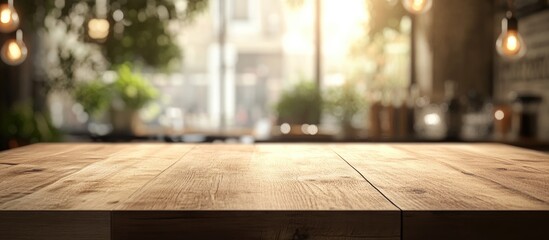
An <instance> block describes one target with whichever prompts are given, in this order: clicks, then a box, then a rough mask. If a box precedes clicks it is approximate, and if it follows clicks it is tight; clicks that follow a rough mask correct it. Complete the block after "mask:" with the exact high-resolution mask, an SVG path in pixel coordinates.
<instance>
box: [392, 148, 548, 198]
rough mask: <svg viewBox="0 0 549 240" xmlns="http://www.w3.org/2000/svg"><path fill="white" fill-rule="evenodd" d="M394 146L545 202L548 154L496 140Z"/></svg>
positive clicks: (546, 195)
mask: <svg viewBox="0 0 549 240" xmlns="http://www.w3.org/2000/svg"><path fill="white" fill-rule="evenodd" d="M394 147H395V148H399V149H402V150H405V151H408V152H410V153H414V154H417V156H418V157H420V158H423V159H431V160H432V161H438V162H440V163H443V164H446V165H447V166H448V167H450V168H453V169H455V170H458V171H460V172H463V173H465V174H467V175H469V176H471V177H472V178H476V179H478V180H481V181H489V182H492V183H494V184H497V185H499V186H500V187H501V188H505V189H507V190H509V191H512V192H515V193H516V194H517V195H521V196H525V197H527V198H529V199H530V200H533V201H537V202H539V203H542V204H543V203H544V204H546V205H549V178H548V176H549V155H546V154H543V153H539V152H535V151H529V150H524V149H520V148H515V147H507V146H505V145H499V144H476V145H470V144H468V145H463V144H457V145H456V144H449V145H448V144H441V145H437V147H436V148H423V147H422V148H418V147H417V146H414V145H394ZM441 153H444V154H441ZM545 209H547V208H545Z"/></svg>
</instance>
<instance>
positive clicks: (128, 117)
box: [74, 63, 158, 135]
mask: <svg viewBox="0 0 549 240" xmlns="http://www.w3.org/2000/svg"><path fill="white" fill-rule="evenodd" d="M157 95H158V93H157V91H156V89H155V88H154V87H153V86H152V85H151V84H150V83H149V82H148V81H147V80H145V79H144V78H143V77H142V76H141V74H139V73H135V72H133V71H132V68H131V65H130V64H127V63H126V64H122V65H121V66H120V67H118V69H117V78H116V80H115V81H114V82H112V83H105V82H103V81H100V80H96V81H91V82H87V83H83V84H80V85H78V86H77V87H76V90H75V91H74V98H75V100H76V101H77V102H79V103H80V104H81V105H82V107H83V108H84V110H85V111H86V112H87V113H88V114H89V115H90V117H91V119H92V120H98V119H101V118H104V117H105V115H106V113H107V112H108V113H109V116H110V123H111V125H112V132H111V133H112V134H118V135H131V134H133V130H132V129H133V125H134V123H135V119H136V116H137V112H138V111H139V109H141V108H143V107H144V106H145V105H146V104H147V103H149V102H151V101H152V100H154V99H155V98H156V96H157Z"/></svg>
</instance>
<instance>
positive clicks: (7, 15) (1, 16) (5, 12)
mask: <svg viewBox="0 0 549 240" xmlns="http://www.w3.org/2000/svg"><path fill="white" fill-rule="evenodd" d="M10 20H11V9H9V8H4V9H2V12H0V22H2V23H3V24H6V23H9V22H10Z"/></svg>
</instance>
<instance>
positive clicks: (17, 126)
mask: <svg viewBox="0 0 549 240" xmlns="http://www.w3.org/2000/svg"><path fill="white" fill-rule="evenodd" d="M0 113H1V114H2V117H1V118H0V140H1V142H2V145H10V146H11V147H15V146H20V145H24V144H30V143H35V142H51V141H58V140H59V139H60V134H59V132H58V131H57V129H56V128H55V127H54V126H53V125H52V124H51V121H50V119H49V117H48V116H47V114H44V113H40V112H36V111H34V110H33V108H32V105H30V104H16V105H14V106H12V107H10V108H9V109H0ZM8 142H9V144H8ZM15 144H16V145H15ZM3 147H5V146H3Z"/></svg>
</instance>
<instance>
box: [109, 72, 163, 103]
mask: <svg viewBox="0 0 549 240" xmlns="http://www.w3.org/2000/svg"><path fill="white" fill-rule="evenodd" d="M113 90H114V94H115V97H119V98H120V99H122V101H123V102H124V104H125V106H126V107H127V108H129V109H133V110H138V109H140V108H142V107H143V106H145V104H147V103H149V102H150V101H152V100H154V99H155V98H156V97H157V96H158V92H157V91H156V89H155V88H154V87H153V86H152V85H151V84H150V83H149V82H148V81H147V80H145V79H144V78H143V77H142V76H141V74H139V73H134V72H132V69H131V67H130V65H129V64H123V65H121V66H120V67H119V68H118V79H117V80H116V81H115V82H114V84H113Z"/></svg>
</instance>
